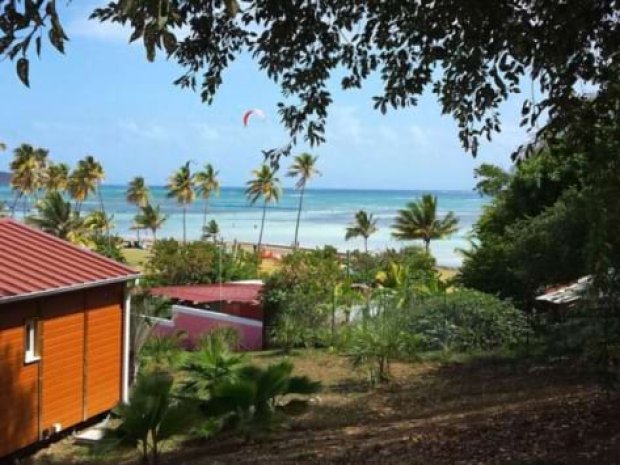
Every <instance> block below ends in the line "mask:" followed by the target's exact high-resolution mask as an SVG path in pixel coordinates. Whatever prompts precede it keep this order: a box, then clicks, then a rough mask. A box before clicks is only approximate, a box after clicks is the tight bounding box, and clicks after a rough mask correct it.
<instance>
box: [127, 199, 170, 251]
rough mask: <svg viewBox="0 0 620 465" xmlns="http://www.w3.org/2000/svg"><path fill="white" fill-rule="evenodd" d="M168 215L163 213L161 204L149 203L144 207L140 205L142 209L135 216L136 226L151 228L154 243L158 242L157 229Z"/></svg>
mask: <svg viewBox="0 0 620 465" xmlns="http://www.w3.org/2000/svg"><path fill="white" fill-rule="evenodd" d="M167 219H168V217H167V216H166V215H165V214H164V213H162V211H161V208H160V207H159V205H157V206H155V207H154V206H153V205H151V204H150V203H147V204H146V205H145V206H144V207H140V211H139V212H138V213H137V214H136V216H135V218H134V223H135V225H136V227H138V228H142V229H149V230H150V231H151V233H152V234H153V243H155V242H157V230H158V229H160V228H161V227H162V226H163V224H164V223H165V222H166V220H167Z"/></svg>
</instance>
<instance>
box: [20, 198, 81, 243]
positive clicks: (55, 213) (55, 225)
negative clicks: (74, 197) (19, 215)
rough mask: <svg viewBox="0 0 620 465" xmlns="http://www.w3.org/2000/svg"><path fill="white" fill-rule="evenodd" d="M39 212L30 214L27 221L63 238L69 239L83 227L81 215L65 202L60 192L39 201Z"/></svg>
mask: <svg viewBox="0 0 620 465" xmlns="http://www.w3.org/2000/svg"><path fill="white" fill-rule="evenodd" d="M36 208H37V213H36V214H35V215H31V216H28V217H27V218H26V222H27V223H28V224H31V225H33V226H36V227H37V228H39V229H41V230H42V231H45V232H46V233H49V234H52V235H54V236H56V237H59V238H61V239H69V238H71V236H75V235H76V234H78V233H79V232H80V231H81V230H82V228H83V222H82V219H81V218H80V216H79V215H78V214H77V212H75V211H74V210H73V209H72V208H71V204H70V203H69V202H65V200H64V199H63V198H62V195H60V194H59V193H58V192H52V193H50V194H48V195H47V196H46V197H45V198H44V199H43V200H42V201H40V202H38V203H37V206H36Z"/></svg>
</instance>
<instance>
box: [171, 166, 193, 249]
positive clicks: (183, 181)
mask: <svg viewBox="0 0 620 465" xmlns="http://www.w3.org/2000/svg"><path fill="white" fill-rule="evenodd" d="M189 165H190V162H189V161H188V162H187V163H185V164H184V165H183V166H181V168H179V170H178V171H176V172H175V173H174V174H173V175H172V176H171V177H170V180H169V181H168V185H167V186H166V187H167V189H168V198H174V199H176V201H177V202H178V203H179V204H180V205H181V206H182V208H183V242H184V243H185V242H187V223H186V216H187V206H188V205H189V204H191V203H192V202H193V201H194V199H195V198H196V192H195V191H194V175H193V174H192V172H191V170H190V167H189Z"/></svg>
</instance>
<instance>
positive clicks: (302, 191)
mask: <svg viewBox="0 0 620 465" xmlns="http://www.w3.org/2000/svg"><path fill="white" fill-rule="evenodd" d="M305 191H306V183H304V184H303V185H302V186H301V195H300V196H299V210H298V211H297V224H296V225H295V242H293V248H295V249H297V247H298V246H299V221H300V220H301V207H302V205H303V203H304V193H305Z"/></svg>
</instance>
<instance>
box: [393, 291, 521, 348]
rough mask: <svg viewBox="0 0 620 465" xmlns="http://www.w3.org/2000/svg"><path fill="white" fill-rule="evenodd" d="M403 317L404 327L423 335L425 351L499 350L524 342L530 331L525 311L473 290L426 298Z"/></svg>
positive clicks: (405, 311)
mask: <svg viewBox="0 0 620 465" xmlns="http://www.w3.org/2000/svg"><path fill="white" fill-rule="evenodd" d="M402 316H403V320H402V322H401V327H402V328H406V330H407V331H408V332H410V333H412V334H417V335H419V337H420V347H421V349H423V350H442V351H459V352H469V351H480V350H496V349H501V348H507V347H511V346H514V345H516V344H518V343H520V342H522V341H523V340H524V339H525V336H526V335H527V334H528V332H529V325H528V322H527V318H526V315H525V313H524V312H522V311H521V310H518V309H517V308H515V307H514V305H512V304H511V303H510V302H506V301H502V300H501V299H499V298H497V297H495V296H493V295H489V294H484V293H482V292H478V291H473V290H469V289H456V290H454V291H453V292H449V293H446V294H443V295H436V296H430V297H426V298H424V299H422V300H420V301H419V302H415V303H413V304H412V305H411V307H410V308H407V309H404V310H403V312H402Z"/></svg>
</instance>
